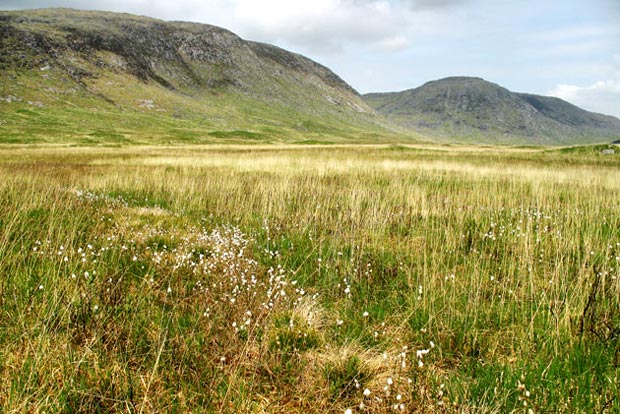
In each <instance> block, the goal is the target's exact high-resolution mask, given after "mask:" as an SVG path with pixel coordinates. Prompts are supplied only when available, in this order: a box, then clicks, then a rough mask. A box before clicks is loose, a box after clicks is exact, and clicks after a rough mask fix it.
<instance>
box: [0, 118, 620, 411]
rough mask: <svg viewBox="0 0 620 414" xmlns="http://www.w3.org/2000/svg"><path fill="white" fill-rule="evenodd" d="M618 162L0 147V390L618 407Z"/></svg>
mask: <svg viewBox="0 0 620 414" xmlns="http://www.w3.org/2000/svg"><path fill="white" fill-rule="evenodd" d="M246 132H247V131H245V130H241V129H240V130H236V131H235V132H234V134H237V135H246ZM250 138H253V135H251V136H250ZM619 166H620V156H619V155H618V154H614V155H606V156H601V155H600V153H599V151H588V150H579V151H563V150H558V151H547V150H537V149H532V148H517V149H508V148H495V147H484V148H481V147H480V148H478V147H440V146H437V147H432V146H415V147H414V146H407V145H398V146H387V145H386V146H346V145H325V146H320V145H311V143H304V144H303V145H286V146H277V145H273V146H264V145H258V144H254V145H252V146H195V147H164V146H152V147H135V146H129V147H126V146H118V147H116V148H104V147H99V148H93V147H81V146H78V147H61V146H3V147H0V170H1V174H2V177H3V180H2V182H1V183H0V198H1V199H2V203H0V274H1V275H3V276H2V278H0V312H1V314H2V316H1V317H0V359H1V360H2V364H0V389H1V390H2V392H0V411H2V412H7V413H21V412H24V413H25V412H67V413H69V412H88V413H96V412H99V413H107V412H132V413H134V412H135V413H149V412H230V413H238V412H247V413H250V412H257V413H260V412H299V413H306V412H317V413H318V412H321V413H324V412H333V413H343V412H345V410H346V409H351V410H352V411H353V412H359V413H363V412H367V413H387V412H421V413H471V412H476V413H529V412H531V411H530V410H532V411H533V412H536V413H542V412H559V413H591V412H607V413H613V412H618V411H619V410H620V401H619V399H618V397H617V396H618V395H620V389H619V388H620V387H619V384H620V381H619V373H620V368H619V358H620V303H619V302H620V299H619V298H620V281H619V277H620V268H619V266H620V230H619V229H620V214H619V213H620V211H619V210H620V207H619V206H618V203H617V200H618V199H620V184H619V183H620V169H619V168H618V167H619Z"/></svg>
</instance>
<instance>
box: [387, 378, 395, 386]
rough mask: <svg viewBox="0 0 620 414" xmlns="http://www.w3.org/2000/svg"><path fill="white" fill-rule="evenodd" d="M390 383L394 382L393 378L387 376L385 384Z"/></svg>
mask: <svg viewBox="0 0 620 414" xmlns="http://www.w3.org/2000/svg"><path fill="white" fill-rule="evenodd" d="M392 384H394V380H393V379H392V377H388V379H387V385H392Z"/></svg>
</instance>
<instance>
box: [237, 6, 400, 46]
mask: <svg viewBox="0 0 620 414" xmlns="http://www.w3.org/2000/svg"><path fill="white" fill-rule="evenodd" d="M234 3H235V7H234V16H235V25H236V26H238V27H239V28H240V30H241V31H242V32H243V33H244V35H245V36H246V37H251V38H255V39H261V40H270V41H274V39H277V40H280V41H284V42H286V43H289V44H291V45H294V46H300V47H303V48H307V49H308V50H312V51H314V52H319V53H320V52H328V53H329V52H332V53H333V52H336V51H340V50H342V49H343V48H344V46H345V45H346V44H364V45H371V46H374V47H378V48H380V49H384V50H395V49H399V48H403V47H406V46H407V45H408V44H409V42H410V39H409V36H408V33H407V31H406V30H404V29H405V28H406V27H407V22H408V18H410V17H411V14H412V12H411V10H410V9H409V8H408V7H406V5H404V4H400V3H395V2H389V1H385V0H373V1H370V0H368V1H359V0H357V1H356V0H314V1H312V2H291V1H289V0H263V1H260V2H258V1H256V0H235V1H234ZM409 20H410V19H409Z"/></svg>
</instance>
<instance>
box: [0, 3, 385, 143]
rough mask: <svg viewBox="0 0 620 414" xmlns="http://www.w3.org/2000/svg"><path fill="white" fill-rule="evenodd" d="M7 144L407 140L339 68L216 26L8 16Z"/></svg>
mask: <svg viewBox="0 0 620 414" xmlns="http://www.w3.org/2000/svg"><path fill="white" fill-rule="evenodd" d="M0 77H1V78H2V82H0V142H73V141H78V142H84V143H100V142H139V143H140V142H141V143H154V142H206V141H209V142H211V141H218V142H219V141H222V142H231V141H233V142H234V141H235V140H239V141H248V140H249V141H265V140H271V141H286V142H291V141H293V142H295V141H298V140H302V141H303V140H319V141H329V140H335V141H338V140H356V141H361V142H364V141H367V140H371V141H376V140H378V139H381V138H382V137H385V135H386V134H387V135H388V136H389V135H390V134H391V135H392V136H394V135H395V134H394V133H393V132H392V131H390V130H389V129H388V128H386V126H385V125H383V124H385V122H383V117H380V116H377V115H376V113H375V111H374V110H372V109H371V108H369V107H368V105H367V104H366V103H365V102H364V101H363V100H362V98H361V97H360V95H359V94H358V93H357V92H356V91H355V90H354V89H353V88H352V87H351V86H350V85H348V84H347V83H346V82H344V81H343V80H342V79H341V78H340V77H338V76H337V75H336V74H335V73H333V72H332V71H331V70H329V69H328V68H326V67H324V66H322V65H320V64H318V63H316V62H314V61H312V60H310V59H308V58H306V57H304V56H301V55H299V54H295V53H291V52H288V51H286V50H283V49H280V48H278V47H276V46H272V45H268V44H263V43H257V42H251V41H246V40H243V39H241V38H240V37H238V36H237V35H235V34H234V33H232V32H230V31H228V30H225V29H222V28H219V27H215V26H210V25H205V24H195V23H183V22H164V21H161V20H156V19H151V18H146V17H139V16H133V15H129V14H118V13H107V12H91V11H79V10H73V9H41V10H28V11H12V12H7V11H0Z"/></svg>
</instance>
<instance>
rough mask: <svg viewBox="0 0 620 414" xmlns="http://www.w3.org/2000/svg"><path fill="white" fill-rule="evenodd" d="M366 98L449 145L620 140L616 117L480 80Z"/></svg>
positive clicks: (445, 82)
mask: <svg viewBox="0 0 620 414" xmlns="http://www.w3.org/2000/svg"><path fill="white" fill-rule="evenodd" d="M364 99H365V101H366V102H367V103H368V104H369V105H370V106H372V107H373V108H375V109H376V110H377V111H378V112H380V113H381V114H383V115H385V116H386V117H387V118H388V119H389V120H390V121H392V122H395V123H397V124H399V125H402V126H404V127H407V128H409V129H412V130H414V131H417V132H419V133H422V134H425V135H429V136H433V137H436V138H439V139H441V140H444V141H469V142H483V143H511V144H548V145H569V144H584V143H597V142H610V141H612V140H614V139H617V138H620V120H619V119H617V118H614V117H611V116H606V115H601V114H596V113H592V112H588V111H585V110H583V109H580V108H578V107H576V106H575V105H572V104H570V103H568V102H566V101H563V100H561V99H558V98H551V97H546V96H538V95H531V94H524V93H514V92H511V91H509V90H508V89H506V88H503V87H501V86H499V85H496V84H494V83H491V82H487V81H485V80H483V79H480V78H471V77H451V78H445V79H441V80H437V81H432V82H428V83H426V84H424V85H422V86H420V87H419V88H416V89H410V90H406V91H403V92H393V93H371V94H367V95H364Z"/></svg>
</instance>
